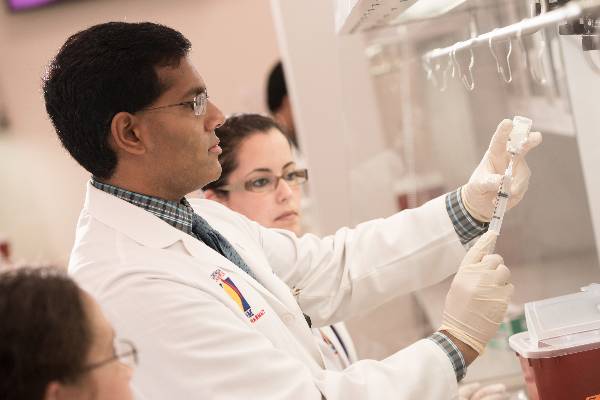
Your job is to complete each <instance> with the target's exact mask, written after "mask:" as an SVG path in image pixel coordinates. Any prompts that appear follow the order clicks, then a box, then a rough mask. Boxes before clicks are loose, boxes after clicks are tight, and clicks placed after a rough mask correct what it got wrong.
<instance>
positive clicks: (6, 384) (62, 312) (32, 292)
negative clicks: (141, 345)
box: [0, 268, 137, 400]
mask: <svg viewBox="0 0 600 400" xmlns="http://www.w3.org/2000/svg"><path fill="white" fill-rule="evenodd" d="M0 321H2V322H1V323H0V398H2V399H3V400H70V399H73V400H75V399H77V400H130V399H133V395H132V393H131V390H130V388H129V381H130V379H131V375H132V367H133V366H134V365H135V364H136V362H137V352H136V350H135V347H134V346H133V344H132V343H130V342H128V341H125V340H120V339H116V338H115V334H114V332H113V329H112V327H111V325H110V323H109V322H108V321H107V320H106V318H105V317H104V315H103V313H102V311H101V310H100V307H99V306H98V304H97V303H96V302H95V301H94V300H93V299H92V298H91V297H90V296H89V295H88V294H87V293H85V292H84V291H83V290H81V289H80V288H79V287H78V286H77V284H76V283H75V282H73V281H72V280H71V279H70V278H69V277H67V276H66V275H65V274H64V273H62V272H61V271H58V270H56V269H52V268H35V269H34V268H17V269H14V270H10V271H6V272H2V273H0Z"/></svg>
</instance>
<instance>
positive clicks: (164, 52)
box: [43, 22, 191, 178]
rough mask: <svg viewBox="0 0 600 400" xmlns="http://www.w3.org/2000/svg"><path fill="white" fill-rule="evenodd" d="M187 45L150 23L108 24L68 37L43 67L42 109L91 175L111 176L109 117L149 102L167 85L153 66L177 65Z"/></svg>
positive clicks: (175, 34) (112, 155) (180, 37)
mask: <svg viewBox="0 0 600 400" xmlns="http://www.w3.org/2000/svg"><path fill="white" fill-rule="evenodd" d="M190 48H191V43H190V41H189V40H187V39H186V38H185V37H184V36H183V35H182V34H181V33H180V32H177V31H176V30H174V29H171V28H169V27H166V26H163V25H159V24H154V23H150V22H142V23H125V22H108V23H105V24H100V25H95V26H92V27H90V28H88V29H86V30H83V31H81V32H78V33H76V34H74V35H73V36H71V37H69V38H68V39H67V41H66V42H65V44H64V45H63V46H62V47H61V49H60V50H59V52H58V54H57V55H56V57H55V58H54V59H53V60H52V61H51V62H50V65H49V66H48V69H47V73H46V76H45V77H44V82H43V90H44V99H45V101H46V111H47V112H48V115H49V116H50V119H51V120H52V123H53V125H54V128H55V129H56V132H57V134H58V137H59V138H60V141H61V142H62V144H63V146H64V147H65V148H66V149H67V150H68V151H69V153H70V154H71V155H72V156H73V158H75V160H77V162H79V164H81V165H82V166H83V167H84V168H85V169H86V170H88V171H89V172H91V173H92V174H93V175H94V176H96V177H98V178H109V177H111V176H112V174H113V173H114V170H115V168H116V165H117V156H116V154H115V152H114V150H113V149H111V147H110V146H109V144H108V135H109V133H110V125H111V122H112V119H113V117H114V116H115V115H116V114H117V113H119V112H122V111H125V112H129V113H135V112H136V111H139V110H141V109H142V108H144V107H147V106H148V105H149V104H151V103H152V102H154V101H155V100H156V99H157V98H158V97H159V96H160V95H161V94H162V93H163V92H164V91H165V90H166V89H167V87H165V82H161V81H160V80H159V78H158V75H157V70H156V68H157V67H163V66H177V65H178V64H179V62H180V61H181V59H182V58H183V57H185V56H186V55H187V54H188V52H189V50H190Z"/></svg>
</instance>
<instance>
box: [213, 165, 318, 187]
mask: <svg viewBox="0 0 600 400" xmlns="http://www.w3.org/2000/svg"><path fill="white" fill-rule="evenodd" d="M280 179H283V180H284V181H285V182H286V183H287V184H288V185H289V186H292V187H294V186H299V185H302V184H303V183H305V182H306V181H307V180H308V170H307V169H297V170H294V171H290V172H286V173H284V174H282V175H280V176H277V175H275V174H272V173H262V174H259V175H256V176H253V177H251V178H250V179H248V180H247V181H244V182H238V183H233V184H230V185H224V186H221V187H219V188H217V189H218V190H222V191H224V192H239V191H243V190H245V191H248V192H255V193H265V192H272V191H274V190H276V189H277V185H278V184H279V180H280Z"/></svg>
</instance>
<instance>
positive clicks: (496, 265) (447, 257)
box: [44, 22, 541, 400]
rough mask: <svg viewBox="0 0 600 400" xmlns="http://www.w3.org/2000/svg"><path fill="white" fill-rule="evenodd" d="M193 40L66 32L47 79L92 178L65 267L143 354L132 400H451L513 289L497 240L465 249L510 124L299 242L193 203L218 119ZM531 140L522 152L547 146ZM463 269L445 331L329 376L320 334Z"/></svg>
mask: <svg viewBox="0 0 600 400" xmlns="http://www.w3.org/2000/svg"><path fill="white" fill-rule="evenodd" d="M190 46H191V44H190V42H189V41H188V40H187V39H186V38H185V37H183V36H182V35H181V33H179V32H177V31H175V30H173V29H171V28H168V27H165V26H162V25H157V24H152V23H123V22H112V23H106V24H100V25H96V26H92V27H90V28H88V29H86V30H84V31H82V32H79V33H76V34H75V35H73V36H71V37H70V38H69V39H67V41H66V42H65V44H64V45H63V46H62V48H61V49H60V51H59V52H58V54H57V55H56V57H55V58H54V59H53V60H52V62H51V64H50V66H49V67H48V70H47V71H48V72H47V76H46V77H45V79H44V98H45V101H46V109H47V111H48V114H49V115H50V118H51V120H52V123H53V124H54V127H55V129H56V132H57V134H58V136H59V138H60V140H61V142H62V143H63V145H64V146H65V148H66V149H67V150H68V151H69V153H70V154H71V155H72V156H73V157H74V158H75V159H76V160H77V161H78V162H79V163H80V164H81V165H82V166H83V167H84V168H86V169H87V170H88V171H89V172H90V173H91V174H92V179H91V181H90V183H89V184H88V186H87V194H86V200H85V204H84V208H83V210H82V212H81V216H80V219H79V222H78V227H77V236H76V241H75V244H74V248H73V252H72V254H71V258H70V265H69V270H70V273H71V274H72V275H73V276H74V277H75V278H76V279H77V281H78V282H79V283H80V284H81V285H82V286H83V287H84V288H85V289H86V290H88V291H89V292H90V293H92V294H93V295H94V296H95V297H96V298H97V299H98V301H99V302H100V303H101V304H102V306H103V307H104V309H105V310H106V311H107V313H108V314H109V315H110V316H111V317H112V318H113V321H114V325H115V328H116V330H117V331H118V332H119V334H122V335H124V336H125V337H128V338H130V339H132V340H133V341H134V342H135V343H136V345H137V346H138V348H139V350H140V354H142V355H143V356H142V360H141V363H140V366H139V369H138V370H137V372H136V375H135V377H134V380H133V385H134V388H135V390H136V392H137V393H138V395H139V398H143V399H165V398H173V399H192V398H223V399H321V398H322V397H325V398H327V399H329V400H333V399H351V400H352V399H377V400H382V399H395V400H398V399H400V400H402V399H417V398H418V399H423V400H427V399H435V400H439V399H442V398H451V397H452V395H453V394H455V393H456V387H457V381H458V380H460V379H461V378H462V377H463V376H464V374H465V371H466V366H467V365H468V364H469V363H470V362H472V361H473V359H474V358H475V357H476V356H477V354H478V353H480V352H481V351H483V348H484V346H485V344H486V342H487V341H488V340H489V339H490V338H491V337H492V336H493V335H494V333H495V331H496V329H497V326H498V324H499V323H500V322H501V321H502V318H503V316H504V312H505V309H506V305H507V302H508V299H509V297H510V295H511V293H512V290H513V288H512V285H510V284H509V278H510V273H509V271H508V269H507V268H506V267H505V266H504V265H503V264H502V259H501V257H500V256H498V255H491V256H486V257H484V255H485V254H486V253H487V252H488V251H489V250H488V249H489V248H490V246H491V245H492V242H493V241H494V238H495V237H494V236H493V235H491V234H484V236H483V238H482V239H480V240H479V241H478V242H477V243H476V244H475V245H474V246H473V247H472V248H471V250H470V251H469V252H468V253H467V254H466V255H465V249H464V246H463V244H465V243H467V242H469V241H470V240H472V239H474V238H476V237H478V236H479V235H481V234H482V233H483V232H484V231H486V229H487V225H486V224H485V223H482V222H479V221H485V220H486V219H487V220H489V217H490V215H491V213H492V207H493V204H492V199H493V198H494V195H495V189H496V188H497V183H498V179H499V175H498V174H499V173H501V172H503V171H504V167H505V166H506V164H507V163H508V157H507V156H506V155H505V153H506V151H505V145H506V140H507V137H508V134H509V132H510V129H511V123H510V121H504V122H503V123H501V124H500V126H499V128H498V130H497V132H496V134H495V135H494V137H493V139H492V144H491V146H490V150H489V151H488V153H486V155H485V156H484V159H483V161H482V163H481V165H480V166H479V167H478V168H477V170H476V172H475V173H474V175H473V177H472V178H471V180H470V182H469V183H467V184H466V185H465V186H463V187H462V188H461V189H459V190H457V191H455V192H452V193H450V194H448V195H446V196H443V197H441V198H439V199H435V200H433V201H431V202H429V203H427V204H425V205H424V206H422V207H420V208H419V209H416V210H412V211H408V212H402V213H399V214H396V215H394V216H392V217H390V218H387V219H381V220H376V221H370V222H366V223H364V224H361V225H359V226H357V227H356V228H354V229H347V228H342V229H340V230H339V231H337V232H336V233H335V234H334V235H332V236H328V237H325V238H322V239H320V238H317V237H316V236H313V235H304V236H303V237H301V238H298V237H296V236H295V235H293V234H292V233H289V232H286V231H282V230H270V229H266V228H263V227H261V226H260V225H258V224H256V223H252V222H250V221H249V220H247V219H246V218H244V217H242V216H241V215H239V214H237V213H234V212H232V211H230V210H228V209H227V208H226V207H223V206H222V205H220V204H218V203H216V202H212V201H208V200H203V201H199V202H195V205H194V207H191V206H190V204H189V203H188V201H187V200H186V198H185V196H186V194H188V193H190V192H192V191H194V190H196V189H198V188H201V187H203V186H205V185H206V184H208V183H209V182H211V181H214V180H216V179H217V178H218V177H219V174H220V173H221V165H220V164H219V160H218V156H219V154H220V153H221V148H220V147H219V140H218V139H217V137H216V135H215V133H214V131H215V129H216V128H217V127H218V126H219V125H221V124H222V123H223V119H224V118H223V115H222V113H221V112H220V111H219V109H218V108H217V107H216V106H215V105H214V104H213V103H211V102H210V101H209V100H208V97H207V96H206V84H205V83H204V81H203V80H202V78H201V76H200V75H199V73H198V72H197V71H196V69H195V68H194V67H193V66H192V64H191V63H190V60H189V58H188V52H189V50H190ZM531 138H532V139H531V140H530V142H529V143H528V144H527V145H526V146H525V147H526V149H527V150H528V149H530V148H532V147H534V146H535V145H537V144H538V143H539V141H540V138H541V137H540V136H539V135H533V136H531ZM503 146H504V147H503ZM513 173H514V176H515V178H514V182H515V185H514V187H515V192H514V193H513V198H514V199H516V201H515V203H516V202H518V200H520V198H521V197H522V196H523V194H524V193H525V191H526V189H527V182H528V179H529V171H528V169H527V165H526V163H525V160H524V159H523V158H522V157H521V158H519V160H518V161H517V162H516V163H515V168H514V172H513ZM279 185H281V181H280V183H279ZM341 201H344V199H341ZM511 205H514V204H511ZM473 216H475V217H477V218H478V219H479V221H478V220H476V219H475V218H474V217H473ZM463 257H464V258H463ZM461 258H462V259H463V260H462V263H461ZM459 264H461V266H460V268H459V269H458V273H457V275H456V277H455V281H454V284H453V285H452V287H451V289H450V292H449V295H448V298H447V301H446V307H445V311H444V323H443V325H442V326H441V327H440V330H439V331H438V332H436V333H435V334H433V335H432V336H431V337H430V338H427V339H424V340H421V341H418V342H417V343H415V344H413V345H411V346H409V347H408V348H406V349H404V350H402V351H400V352H398V353H396V354H394V355H392V356H390V357H388V358H386V359H385V360H382V361H380V362H377V361H372V360H363V361H359V362H356V363H354V364H353V365H352V366H350V367H349V368H346V369H345V370H343V371H332V370H328V369H326V368H324V365H323V360H322V356H321V354H320V352H319V350H318V348H317V347H316V345H315V343H314V340H313V338H312V336H311V333H310V329H309V326H310V324H311V323H312V324H313V325H314V326H323V325H326V324H328V323H331V322H334V321H339V320H343V319H345V318H348V317H349V316H351V315H352V314H356V313H359V312H365V311H368V310H369V309H371V308H373V307H376V306H378V305H379V304H382V303H383V302H385V301H387V300H390V299H391V298H393V297H394V296H395V295H398V294H402V293H406V292H409V291H411V290H415V289H418V288H420V287H423V286H426V285H430V284H433V283H435V282H437V281H440V280H442V279H443V278H445V277H446V276H448V275H450V274H452V273H454V272H456V270H457V266H458V265H459Z"/></svg>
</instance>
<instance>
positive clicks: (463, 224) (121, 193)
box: [91, 178, 488, 381]
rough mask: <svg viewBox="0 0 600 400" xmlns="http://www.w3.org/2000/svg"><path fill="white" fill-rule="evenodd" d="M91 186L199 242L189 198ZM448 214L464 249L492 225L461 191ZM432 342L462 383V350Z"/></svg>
mask: <svg viewBox="0 0 600 400" xmlns="http://www.w3.org/2000/svg"><path fill="white" fill-rule="evenodd" d="M91 184H92V186H94V187H95V188H97V189H99V190H102V191H104V192H107V193H110V194H112V195H114V196H116V197H118V198H120V199H122V200H125V201H127V202H129V203H131V204H134V205H136V206H138V207H141V208H143V209H144V210H146V211H148V212H150V213H152V214H154V215H156V216H157V217H159V218H160V219H162V220H163V221H165V222H166V223H168V224H169V225H171V226H173V227H175V228H177V229H179V230H181V231H183V232H185V233H187V234H189V235H191V236H193V237H195V238H198V237H197V236H196V235H195V234H194V232H193V231H192V224H193V215H194V209H193V208H192V207H191V206H190V203H189V202H188V201H187V200H186V199H185V197H184V198H182V199H181V200H180V201H171V200H163V199H160V198H157V197H152V196H147V195H144V194H140V193H135V192H131V191H129V190H125V189H122V188H119V187H116V186H113V185H109V184H106V183H102V182H99V181H97V180H95V179H94V178H92V180H91ZM446 210H447V211H448V215H449V216H450V220H451V221H452V224H453V226H454V230H455V231H456V234H457V235H458V237H459V238H460V241H461V243H462V244H463V245H466V244H467V243H469V242H470V241H471V240H473V239H474V238H476V237H478V236H480V235H482V234H483V233H484V232H485V231H487V225H488V224H481V223H478V222H477V221H476V220H475V219H474V218H473V217H471V215H470V214H469V213H468V212H467V211H466V209H465V207H464V205H463V203H462V200H461V197H460V189H458V190H456V191H454V192H451V193H448V194H447V195H446ZM428 339H430V340H432V341H433V342H434V343H435V344H437V345H438V346H440V348H441V349H442V350H443V351H444V352H445V353H446V354H447V355H448V358H449V359H450V362H451V363H452V367H453V368H454V372H455V374H456V380H457V381H460V380H461V379H462V378H463V377H464V376H465V374H466V371H467V365H466V363H465V360H464V358H463V355H462V353H461V352H460V350H459V349H458V348H457V347H456V345H455V344H454V343H453V342H452V341H451V340H450V339H448V337H447V336H446V335H444V334H442V333H440V332H435V333H434V334H433V335H431V336H430V337H429V338H428Z"/></svg>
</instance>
